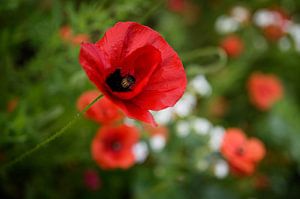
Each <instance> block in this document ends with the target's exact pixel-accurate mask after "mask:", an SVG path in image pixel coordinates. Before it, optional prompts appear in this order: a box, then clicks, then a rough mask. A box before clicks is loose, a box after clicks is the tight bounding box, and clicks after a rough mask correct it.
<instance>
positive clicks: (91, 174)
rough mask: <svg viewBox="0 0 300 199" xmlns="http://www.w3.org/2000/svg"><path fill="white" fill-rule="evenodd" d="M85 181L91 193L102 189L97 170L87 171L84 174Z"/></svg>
mask: <svg viewBox="0 0 300 199" xmlns="http://www.w3.org/2000/svg"><path fill="white" fill-rule="evenodd" d="M83 181H84V184H85V186H86V187H87V188H88V189H90V190H91V191H97V190H99V188H100V187H101V181H100V178H99V175H98V173H97V171H96V170H93V169H87V170H86V171H85V172H84V176H83Z"/></svg>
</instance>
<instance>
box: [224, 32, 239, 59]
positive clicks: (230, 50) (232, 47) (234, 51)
mask: <svg viewBox="0 0 300 199" xmlns="http://www.w3.org/2000/svg"><path fill="white" fill-rule="evenodd" d="M221 47H222V48H223V49H224V50H225V52H226V53H227V55H228V56H229V57H238V56H239V55H240V54H241V53H242V52H243V50H244V43H243V41H242V40H241V38H240V37H238V36H236V35H230V36H227V37H225V38H224V39H223V40H222V42H221Z"/></svg>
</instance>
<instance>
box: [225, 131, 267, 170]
mask: <svg viewBox="0 0 300 199" xmlns="http://www.w3.org/2000/svg"><path fill="white" fill-rule="evenodd" d="M221 153H222V154H223V156H224V157H225V158H226V159H227V160H228V162H229V165H230V167H231V169H232V171H233V172H234V173H236V174H238V175H251V174H252V173H253V172H254V171H255V167H256V164H257V163H258V162H259V161H261V160H262V159H263V158H264V156H265V153H266V151H265V147H264V145H263V143H262V142H261V141H260V140H258V139H256V138H250V139H247V138H246V136H245V133H244V132H243V131H242V130H241V129H238V128H229V129H227V130H226V133H225V135H224V137H223V141H222V145H221Z"/></svg>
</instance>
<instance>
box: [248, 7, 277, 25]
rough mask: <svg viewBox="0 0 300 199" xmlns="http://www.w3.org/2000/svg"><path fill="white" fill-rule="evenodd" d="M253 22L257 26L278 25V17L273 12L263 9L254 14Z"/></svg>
mask: <svg viewBox="0 0 300 199" xmlns="http://www.w3.org/2000/svg"><path fill="white" fill-rule="evenodd" d="M253 21H254V23H255V24H256V25H257V26H260V27H266V26H269V25H272V24H276V16H275V15H274V13H273V12H272V11H269V10H266V9H262V10H259V11H257V12H256V13H255V14H254V16H253Z"/></svg>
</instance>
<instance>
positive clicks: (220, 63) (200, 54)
mask: <svg viewBox="0 0 300 199" xmlns="http://www.w3.org/2000/svg"><path fill="white" fill-rule="evenodd" d="M180 57H181V59H182V61H184V62H192V61H193V63H195V65H196V66H197V67H191V68H189V71H187V72H188V75H189V76H192V75H196V74H199V73H209V72H215V71H217V70H219V69H221V68H223V67H224V66H225V65H226V63H227V55H226V53H225V51H224V50H223V49H222V48H219V47H207V48H202V49H196V50H193V51H190V52H187V53H183V54H181V55H180Z"/></svg>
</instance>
